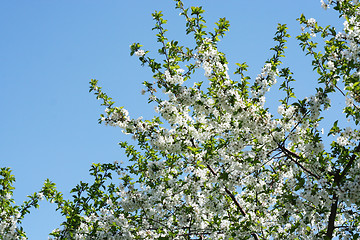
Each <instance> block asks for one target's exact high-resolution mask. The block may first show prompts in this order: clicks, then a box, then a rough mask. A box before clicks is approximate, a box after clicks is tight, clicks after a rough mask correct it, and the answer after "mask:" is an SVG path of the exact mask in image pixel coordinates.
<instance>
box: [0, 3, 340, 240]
mask: <svg viewBox="0 0 360 240" xmlns="http://www.w3.org/2000/svg"><path fill="white" fill-rule="evenodd" d="M185 4H186V5H187V6H190V5H202V6H204V8H205V10H206V13H205V17H206V19H207V22H208V24H209V29H212V28H213V26H214V25H213V24H214V22H215V21H217V19H218V18H220V17H224V16H226V17H227V18H228V19H229V20H230V23H231V27H230V32H229V33H228V34H227V36H226V38H225V39H224V40H222V41H221V43H220V50H221V51H223V52H225V53H226V55H227V56H228V60H229V62H230V64H229V67H230V70H231V72H233V71H234V69H235V68H234V63H235V62H244V61H246V62H247V63H248V64H249V65H250V76H252V77H255V76H256V74H257V73H259V72H260V70H261V67H262V66H263V64H264V61H265V60H266V59H268V58H270V57H271V56H272V53H271V52H270V51H269V50H268V49H269V48H270V47H272V46H273V41H272V37H273V35H274V33H275V31H276V26H277V23H278V22H280V23H287V24H288V26H289V28H290V30H289V33H290V34H291V35H292V39H291V40H290V42H289V44H288V46H289V48H290V49H289V50H288V52H287V55H288V57H287V60H286V62H285V63H286V65H289V66H291V67H292V70H293V71H294V72H295V77H296V78H297V79H298V82H297V85H296V87H298V88H299V94H298V95H299V96H302V95H305V94H307V93H308V92H307V91H308V86H309V85H311V83H313V82H315V81H316V79H314V78H313V76H314V75H313V74H312V73H311V69H312V67H311V65H310V62H309V58H308V57H304V54H302V52H301V50H300V48H299V47H298V42H297V41H296V40H295V35H296V34H298V33H299V32H300V26H299V24H298V22H297V21H296V18H298V17H299V16H300V14H301V13H304V14H305V15H306V16H307V17H314V18H315V19H317V20H319V22H320V24H323V25H327V24H328V23H339V26H341V20H338V18H337V15H336V13H334V11H332V10H331V11H324V10H323V9H322V8H321V7H320V1H318V0H302V1H289V0H272V1H268V0H260V1H247V0H226V1H215V0H206V1H205V0H201V1H200V0H199V1H185ZM174 6H175V4H174V2H173V1H171V0H154V1H149V0H136V1H119V0H118V1H115V0H107V1H95V0H76V1H73V0H62V1H56V0H32V1H28V0H15V1H1V2H0V22H1V24H0V32H1V38H0V48H1V54H0V56H1V57H0V83H1V84H0V86H1V94H0V107H1V118H0V167H4V166H6V167H11V168H12V170H13V174H14V175H15V177H16V179H17V180H16V184H15V187H16V189H15V195H14V197H15V200H16V203H17V204H21V203H22V202H23V201H24V200H25V199H26V195H29V194H31V193H33V192H35V191H38V190H39V189H40V188H41V186H42V184H43V182H44V180H45V179H46V178H49V179H50V180H52V181H53V182H55V183H56V184H57V186H58V189H59V190H60V191H62V192H63V193H64V194H65V196H69V194H68V192H69V191H70V189H71V188H73V187H74V186H75V185H76V184H77V183H78V182H79V181H80V180H83V181H90V177H89V175H88V170H89V168H90V166H91V163H93V162H113V161H114V160H119V161H120V160H123V161H126V158H125V157H124V155H123V153H122V150H121V149H120V147H119V146H118V145H117V143H118V142H119V141H120V140H124V136H123V135H122V134H121V131H120V129H116V128H111V127H106V126H103V125H99V124H98V123H97V119H98V118H99V114H100V113H102V112H103V108H101V107H100V102H99V101H97V100H96V99H95V97H94V95H93V94H90V93H89V92H88V89H89V84H88V82H89V81H90V79H91V78H96V79H99V80H100V85H101V86H103V90H104V91H105V92H107V93H108V94H109V95H110V96H112V97H113V98H114V99H115V101H116V102H117V105H120V106H125V108H127V109H128V110H129V112H130V114H131V115H132V116H134V117H138V116H141V115H144V117H146V116H148V117H150V116H152V114H153V109H152V107H149V106H148V105H147V104H146V98H145V96H142V95H141V94H140V91H141V89H142V85H141V83H142V82H143V81H144V80H149V81H150V80H151V78H152V74H151V71H150V70H149V69H147V68H144V67H141V66H140V64H139V61H138V59H137V58H136V57H130V55H129V45H130V44H132V43H133V42H140V43H142V44H143V45H144V49H148V50H152V51H153V53H152V56H156V51H155V50H156V49H157V47H159V46H160V45H159V44H158V43H157V42H156V38H155V36H154V34H155V33H154V32H152V31H151V28H152V27H153V20H152V17H151V13H152V12H154V10H162V11H163V12H164V15H165V16H164V18H165V19H168V29H169V32H168V36H169V39H170V40H171V39H176V40H180V43H191V37H185V31H184V29H185V22H184V20H183V17H182V16H179V15H178V14H179V11H178V10H175V9H174ZM311 91H312V92H314V91H313V90H310V92H311ZM61 222H62V217H61V216H60V214H59V213H58V212H56V211H55V205H51V204H49V203H46V202H42V203H41V204H40V209H32V210H31V213H30V215H28V216H26V218H25V220H24V223H23V227H24V228H25V231H26V232H27V235H28V237H29V239H47V236H48V233H49V232H51V231H52V230H53V229H54V228H56V227H58V226H59V224H60V223H61Z"/></svg>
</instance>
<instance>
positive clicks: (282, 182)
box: [0, 0, 360, 240]
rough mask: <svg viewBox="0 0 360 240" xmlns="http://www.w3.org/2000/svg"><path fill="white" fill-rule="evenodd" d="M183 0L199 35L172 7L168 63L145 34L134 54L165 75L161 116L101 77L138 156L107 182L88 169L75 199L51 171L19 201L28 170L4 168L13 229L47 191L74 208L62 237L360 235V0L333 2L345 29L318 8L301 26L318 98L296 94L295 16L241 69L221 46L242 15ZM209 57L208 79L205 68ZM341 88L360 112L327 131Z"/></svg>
mask: <svg viewBox="0 0 360 240" xmlns="http://www.w3.org/2000/svg"><path fill="white" fill-rule="evenodd" d="M175 2H176V8H177V9H178V10H180V15H183V16H184V18H185V20H186V33H187V34H192V35H193V36H194V40H195V47H194V48H186V47H183V46H180V45H179V43H178V42H177V41H169V40H168V39H167V38H166V35H165V33H166V31H167V30H166V29H165V27H164V26H165V24H166V20H164V19H163V15H162V13H161V12H155V13H154V14H153V18H154V20H155V22H156V24H155V27H154V30H157V32H158V33H157V35H156V36H157V41H158V42H160V43H161V44H162V47H161V48H160V49H159V53H160V55H161V56H163V58H164V59H163V60H162V62H159V61H157V60H156V59H154V58H151V57H149V56H148V55H149V52H148V51H145V50H143V49H142V48H141V47H142V46H141V45H140V44H139V43H134V44H133V45H131V55H134V54H135V55H136V56H138V57H139V60H140V61H141V64H142V65H144V66H145V65H146V66H148V67H149V68H150V69H151V70H152V72H153V74H154V75H153V77H154V79H155V82H154V83H151V82H144V86H145V90H144V93H146V94H148V95H149V98H148V99H149V103H152V104H155V105H156V106H157V112H158V114H157V116H155V117H154V118H153V119H150V120H143V119H142V118H139V119H132V118H131V117H130V116H129V114H128V111H127V110H126V109H124V108H123V107H116V106H114V104H115V103H114V102H113V101H112V99H111V98H110V97H109V96H107V95H106V94H105V93H104V92H103V91H102V88H101V87H99V86H98V85H97V83H98V81H97V80H91V82H90V84H91V86H90V91H93V92H94V93H95V95H96V97H97V98H98V99H100V100H101V101H102V105H104V106H105V107H106V109H105V114H104V115H101V118H100V119H99V122H101V123H105V124H107V125H111V126H116V127H120V128H122V129H123V132H124V133H125V134H131V135H132V136H133V138H134V139H135V140H136V141H137V144H138V145H137V146H133V145H131V144H128V143H127V142H121V144H120V145H121V147H123V148H124V149H125V152H126V154H127V156H128V157H129V160H130V161H131V162H132V164H130V165H127V166H126V165H124V164H119V163H118V162H114V163H109V164H94V165H93V166H92V168H91V169H90V174H91V175H93V176H94V179H95V180H94V182H93V183H91V184H90V183H84V182H80V184H78V185H77V186H76V187H75V188H74V189H73V190H72V193H73V199H72V200H64V199H63V196H62V194H61V193H60V192H58V191H57V190H56V188H55V184H54V183H52V182H50V181H46V182H45V184H44V187H43V189H42V190H41V191H40V192H39V193H34V195H33V196H31V198H30V200H29V201H28V202H25V203H24V204H23V205H22V206H13V204H12V199H11V191H12V189H13V188H12V182H13V181H14V178H13V176H11V174H10V169H5V168H4V169H2V172H1V176H3V179H0V180H1V181H0V185H1V186H2V190H3V191H1V194H0V196H1V202H0V203H1V205H0V210H1V211H0V212H1V214H0V219H1V220H2V221H1V224H0V234H1V238H2V239H11V238H14V239H16V238H20V237H21V236H23V237H25V233H24V232H23V230H22V229H21V228H17V227H16V223H17V222H21V219H22V218H23V217H24V215H25V214H26V213H28V212H29V208H30V207H32V206H35V207H36V206H37V203H38V201H39V199H41V198H43V197H45V198H46V199H47V200H50V201H52V202H54V203H55V204H57V206H58V210H60V211H61V212H62V214H63V215H64V216H66V221H65V222H64V223H63V226H62V229H57V230H55V231H54V232H52V233H51V235H52V236H53V237H54V239H163V240H165V239H333V238H334V237H337V238H339V239H358V238H359V234H360V228H359V226H360V216H359V213H360V211H359V205H360V200H359V199H360V187H359V186H360V185H359V181H360V169H359V168H360V161H359V150H360V142H359V140H360V135H359V131H358V130H357V126H358V124H359V120H360V112H359V102H360V95H359V94H360V86H359V78H360V71H359V68H360V63H359V50H360V48H359V41H360V40H359V39H360V38H359V34H360V24H359V22H360V17H359V6H360V4H359V3H358V1H356V0H353V1H350V0H338V1H329V2H327V3H325V2H323V1H322V6H323V7H324V8H325V9H326V8H329V7H330V6H332V7H333V9H334V10H336V11H338V13H339V16H341V17H344V19H345V22H344V29H343V31H342V32H336V30H335V28H334V27H331V26H326V27H322V26H319V25H318V23H317V22H316V20H315V19H313V18H310V19H307V18H306V17H305V16H304V15H302V16H301V17H300V18H299V19H298V21H299V23H300V24H301V25H302V29H303V32H302V33H301V34H300V35H299V36H297V39H298V40H299V43H300V47H301V48H302V50H303V51H304V52H305V54H306V55H310V56H311V57H312V65H313V67H314V70H316V72H317V73H318V86H317V88H316V94H315V95H314V96H309V97H306V98H304V99H298V98H296V96H295V92H294V89H293V88H292V82H293V81H295V79H294V78H293V77H292V72H291V70H290V69H289V68H287V67H282V62H281V61H282V58H283V57H284V54H285V49H286V39H287V38H288V37H289V35H288V34H287V31H286V30H287V27H286V25H281V24H279V25H278V28H277V31H276V33H275V37H274V40H275V42H276V45H275V46H274V47H273V48H271V50H272V51H273V56H272V57H271V58H270V59H269V60H268V61H266V63H265V65H264V67H263V69H262V71H261V73H260V74H259V75H258V76H257V77H256V79H255V80H254V81H252V80H251V79H250V77H248V76H246V70H247V67H248V66H247V64H246V63H236V65H237V69H236V71H235V74H237V75H238V78H239V80H238V81H236V80H233V79H231V78H230V76H229V74H228V66H227V64H228V62H227V60H226V56H225V54H224V53H222V52H220V51H219V50H218V48H217V43H218V41H219V40H220V38H222V37H223V36H224V35H225V32H226V31H228V28H229V22H228V21H227V20H226V19H225V18H221V19H220V20H219V21H218V22H217V23H216V25H217V28H215V30H214V31H213V32H207V31H205V20H204V19H203V17H202V14H203V13H204V10H203V9H202V8H201V7H191V8H185V7H184V5H183V3H182V1H181V0H175ZM315 35H318V36H320V37H321V39H322V40H323V42H320V43H318V42H316V41H315V40H314V36H315ZM321 45H323V50H322V51H319V50H318V48H319V46H321ZM200 69H203V70H204V71H205V74H204V75H205V77H204V79H202V81H196V80H195V81H193V79H192V77H194V74H195V72H196V71H201V70H200ZM276 82H280V83H279V86H278V91H279V96H281V98H280V99H279V101H280V105H279V106H278V113H271V112H270V109H269V108H267V107H266V105H265V102H266V98H265V95H266V93H267V92H268V91H269V89H270V88H272V89H274V88H275V86H276V85H275V84H276ZM160 90H162V91H160ZM335 94H337V95H341V99H343V100H345V103H346V105H345V107H344V109H343V110H342V112H341V113H340V112H339V113H338V114H339V115H341V114H344V115H345V116H346V118H348V120H349V123H343V122H339V121H337V120H336V121H333V123H332V125H333V126H332V128H331V129H330V130H329V131H328V132H327V134H325V135H324V134H322V131H323V130H322V129H320V127H319V126H320V122H321V121H322V120H323V119H324V117H323V116H324V111H325V110H326V109H328V108H330V107H331V101H330V100H331V99H333V100H334V99H336V100H337V99H339V98H335ZM328 121H332V120H330V119H328ZM115 176H116V177H115ZM113 177H114V179H113Z"/></svg>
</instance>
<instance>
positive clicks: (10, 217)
mask: <svg viewBox="0 0 360 240" xmlns="http://www.w3.org/2000/svg"><path fill="white" fill-rule="evenodd" d="M19 218H20V213H19V212H15V213H14V214H10V213H8V212H5V211H3V212H0V219H3V220H2V221H1V222H0V237H1V239H7V240H17V239H22V240H23V239H26V238H25V237H20V236H19V234H18V232H17V228H18V226H17V222H18V219H19Z"/></svg>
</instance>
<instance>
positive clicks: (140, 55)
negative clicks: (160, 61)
mask: <svg viewBox="0 0 360 240" xmlns="http://www.w3.org/2000/svg"><path fill="white" fill-rule="evenodd" d="M135 55H136V56H138V57H142V56H144V55H145V51H144V50H142V49H139V50H137V51H136V52H135Z"/></svg>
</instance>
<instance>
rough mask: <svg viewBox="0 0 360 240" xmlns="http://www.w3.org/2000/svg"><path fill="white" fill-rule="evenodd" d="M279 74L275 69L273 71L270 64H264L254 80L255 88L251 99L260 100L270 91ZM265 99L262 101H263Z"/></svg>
mask: <svg viewBox="0 0 360 240" xmlns="http://www.w3.org/2000/svg"><path fill="white" fill-rule="evenodd" d="M278 74H279V71H278V70H277V69H275V70H273V67H272V65H271V63H267V64H265V66H264V67H263V68H262V70H261V74H259V75H258V76H257V77H256V79H255V86H257V88H255V89H254V90H253V91H252V96H253V98H261V97H263V96H264V95H265V93H266V92H268V91H269V90H270V87H271V86H272V85H274V84H275V83H276V76H277V75H278ZM264 100H265V99H263V101H264Z"/></svg>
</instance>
